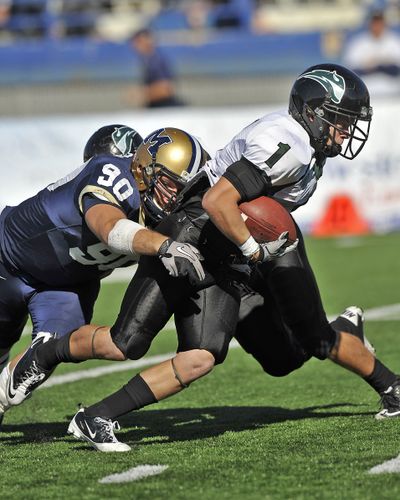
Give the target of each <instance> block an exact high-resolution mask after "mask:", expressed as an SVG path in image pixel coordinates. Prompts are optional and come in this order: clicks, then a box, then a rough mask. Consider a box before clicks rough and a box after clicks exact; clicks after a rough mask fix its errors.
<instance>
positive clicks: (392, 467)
mask: <svg viewBox="0 0 400 500" xmlns="http://www.w3.org/2000/svg"><path fill="white" fill-rule="evenodd" d="M395 472H400V455H399V456H398V457H396V458H392V460H387V461H386V462H383V463H382V464H379V465H375V467H372V469H369V471H368V474H384V473H392V474H393V473H395Z"/></svg>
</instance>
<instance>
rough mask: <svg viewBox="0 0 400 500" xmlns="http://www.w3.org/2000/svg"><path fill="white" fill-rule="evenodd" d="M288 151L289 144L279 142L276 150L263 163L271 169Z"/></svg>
mask: <svg viewBox="0 0 400 500" xmlns="http://www.w3.org/2000/svg"><path fill="white" fill-rule="evenodd" d="M289 149H290V146H289V144H284V143H283V142H279V143H278V149H277V150H276V151H275V153H273V154H272V155H271V156H270V157H269V158H268V160H266V161H265V163H266V164H267V165H268V166H269V168H272V167H273V166H274V165H275V163H277V162H278V161H279V160H280V159H281V158H282V156H283V155H284V154H286V153H287V152H288V151H289Z"/></svg>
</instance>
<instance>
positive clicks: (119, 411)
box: [85, 375, 157, 420]
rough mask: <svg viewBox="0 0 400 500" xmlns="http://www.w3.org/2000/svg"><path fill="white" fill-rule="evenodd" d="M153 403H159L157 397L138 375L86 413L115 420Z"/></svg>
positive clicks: (89, 408) (86, 410)
mask: <svg viewBox="0 0 400 500" xmlns="http://www.w3.org/2000/svg"><path fill="white" fill-rule="evenodd" d="M152 403H157V399H156V398H155V396H154V394H153V393H152V392H151V389H150V387H149V386H148V385H147V384H146V382H145V381H144V380H143V379H142V377H141V376H140V375H136V376H135V377H133V378H132V379H131V380H130V381H129V382H128V383H127V384H126V385H124V387H122V389H120V390H119V391H117V392H114V394H111V396H108V397H107V398H105V399H103V400H102V401H100V402H99V403H95V404H94V405H92V406H89V407H88V408H86V409H85V414H86V415H88V416H90V417H103V418H110V419H112V420H114V419H116V418H118V417H120V416H121V415H125V413H129V412H130V411H132V410H139V409H140V408H143V406H147V405H150V404H152Z"/></svg>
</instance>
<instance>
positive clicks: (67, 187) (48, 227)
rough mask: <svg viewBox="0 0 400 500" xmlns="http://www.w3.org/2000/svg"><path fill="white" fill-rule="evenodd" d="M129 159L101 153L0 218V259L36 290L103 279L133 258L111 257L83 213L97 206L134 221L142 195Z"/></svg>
mask: <svg viewBox="0 0 400 500" xmlns="http://www.w3.org/2000/svg"><path fill="white" fill-rule="evenodd" d="M131 161H132V159H131V158H117V157H115V156H111V155H99V156H96V157H94V158H92V159H91V160H89V161H88V162H87V163H86V164H84V165H82V166H81V167H79V168H78V169H76V170H75V171H73V172H72V173H71V174H69V175H68V176H66V177H64V178H62V179H60V180H59V181H57V182H55V183H53V184H50V185H49V186H47V187H46V188H45V189H43V190H42V191H39V193H37V194H36V195H35V196H33V197H32V198H29V199H27V200H25V201H24V202H22V203H21V204H20V205H18V206H16V207H6V208H5V209H4V210H3V212H2V213H1V216H0V247H1V253H2V260H3V262H4V264H5V265H6V266H7V268H8V269H9V270H10V272H12V273H15V274H17V275H18V276H20V277H21V278H22V279H23V280H24V281H25V282H26V283H29V284H31V285H35V286H38V285H39V286H40V285H44V286H53V287H63V286H71V285H74V284H78V283H82V282H84V281H88V280H92V279H96V278H102V277H104V276H105V275H107V274H109V273H110V272H111V271H110V270H112V269H114V268H116V267H123V266H126V265H129V264H131V263H132V262H133V261H132V256H125V255H119V254H114V253H112V251H111V250H110V249H109V248H108V247H107V246H106V245H105V244H104V243H103V242H101V241H100V240H99V239H98V238H97V237H96V236H95V235H94V234H93V233H92V232H91V231H90V230H89V228H88V227H87V225H86V223H85V219H84V215H85V212H86V210H88V209H89V208H90V207H91V206H93V205H94V204H98V203H107V204H112V205H115V206H117V207H118V208H120V209H121V210H122V211H123V212H124V213H125V215H126V217H127V218H129V219H131V220H133V221H137V220H138V215H139V208H140V195H139V192H138V190H137V187H136V184H135V181H134V178H133V175H132V173H131V171H130V165H131Z"/></svg>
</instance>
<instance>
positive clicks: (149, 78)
mask: <svg viewBox="0 0 400 500" xmlns="http://www.w3.org/2000/svg"><path fill="white" fill-rule="evenodd" d="M131 41H132V46H133V48H134V49H135V51H136V52H137V54H138V55H139V57H140V59H141V62H142V73H143V75H142V85H143V105H144V106H145V107H147V108H158V107H167V106H181V105H183V102H182V101H181V99H179V98H178V97H177V96H176V89H175V81H174V73H173V70H172V68H171V64H170V62H169V60H168V58H167V57H166V56H165V54H164V53H163V52H162V51H161V50H160V49H159V48H158V47H156V44H155V40H154V36H153V34H152V32H151V31H150V30H148V29H141V30H140V31H138V32H136V33H135V34H134V35H133V37H132V40H131Z"/></svg>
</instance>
